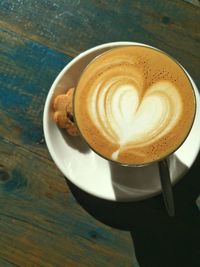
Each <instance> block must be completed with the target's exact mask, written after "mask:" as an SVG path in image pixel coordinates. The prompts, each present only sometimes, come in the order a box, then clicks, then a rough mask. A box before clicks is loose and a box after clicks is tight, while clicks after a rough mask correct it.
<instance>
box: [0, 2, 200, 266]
mask: <svg viewBox="0 0 200 267" xmlns="http://www.w3.org/2000/svg"><path fill="white" fill-rule="evenodd" d="M188 1H190V0H188ZM190 2H191V1H190ZM192 2H193V3H194V2H195V0H194V1H192ZM0 17H1V21H0V27H1V31H0V40H1V41H0V49H1V51H2V53H1V64H0V266H2V267H4V266H5V267H7V266H8V267H10V266H58V267H59V266H62V267H63V266H67V267H68V266H70V267H73V266H78V267H79V266H80V267H81V266H87V267H90V266H91V267H102V266H103V267H104V266H108V267H112V266H116V267H124V266H125V267H126V266H127V267H129V266H132V267H136V266H137V262H136V258H135V254H134V251H133V244H132V238H133V239H134V241H135V242H136V249H137V251H136V252H137V255H138V257H139V260H140V262H141V264H142V265H141V267H145V266H147V267H149V266H150V267H151V266H153V267H157V266H159V267H165V266H167V267H168V266H171V267H172V266H176V267H177V266H181V267H185V266H187V267H188V266H192V267H194V266H195V267H196V266H199V261H198V260H199V258H200V251H199V240H200V231H199V224H200V217H198V216H199V213H198V207H199V206H200V205H199V198H198V199H197V197H198V194H199V188H200V184H199V179H198V177H199V166H200V165H199V163H200V161H199V158H198V159H197V162H196V164H195V166H194V167H193V168H192V169H191V170H190V172H189V173H188V175H187V176H186V177H185V179H183V180H182V181H181V182H180V183H178V184H177V185H176V187H175V189H174V190H175V201H176V207H177V217H175V218H174V219H173V221H170V219H169V218H168V217H166V214H165V213H164V212H163V210H164V209H163V206H162V205H161V203H162V202H161V199H160V198H159V197H158V198H154V199H152V200H149V201H148V202H142V203H140V204H134V203H129V204H122V203H110V202H106V201H102V200H100V199H95V198H91V196H90V197H89V196H88V195H85V194H84V193H83V192H81V191H79V190H78V189H72V185H71V186H70V189H71V190H72V191H73V194H74V195H75V197H76V198H77V199H78V201H79V203H80V204H81V205H82V206H83V207H84V208H85V209H86V210H87V211H88V212H89V213H90V214H92V215H93V216H94V217H95V218H97V219H98V220H96V219H95V218H93V217H92V216H90V215H89V214H88V213H87V212H85V210H84V209H82V208H81V207H80V206H79V205H77V203H76V201H75V199H74V197H73V196H72V194H71V193H70V190H69V188H68V186H67V185H66V182H65V180H64V178H63V176H62V175H61V173H60V172H59V171H58V170H57V169H56V167H55V165H54V163H53V162H52V161H51V159H50V158H49V156H48V153H47V151H46V148H45V146H44V142H43V132H42V112H43V106H44V101H45V98H46V95H47V92H48V90H49V88H50V86H51V84H52V82H53V80H54V79H55V77H56V76H57V74H58V73H59V72H60V70H61V69H62V68H63V67H64V66H65V65H66V64H67V63H68V62H69V61H70V60H71V58H72V57H74V56H75V55H77V54H78V53H79V52H81V51H83V50H85V49H88V48H89V47H92V46H94V45H97V44H100V43H104V42H108V41H118V40H129V41H139V42H145V43H148V44H151V45H154V46H156V47H158V48H160V49H162V50H165V51H166V52H168V53H169V54H171V55H172V56H174V57H175V58H177V59H178V60H179V61H180V62H181V63H182V64H183V65H184V66H185V67H186V68H187V69H188V70H189V72H190V73H191V74H192V76H193V77H194V78H195V81H196V83H197V85H200V80H199V69H200V58H199V56H200V54H199V51H200V39H199V37H200V35H199V24H200V9H199V8H198V7H195V6H194V5H190V4H188V3H184V2H183V1H178V0H174V1H159V0H150V1H149V0H142V1H129V0H128V1H114V0H110V1H92V0H84V1H79V0H75V1H69V0H67V1H59V0H44V1H39V0H2V1H1V2H0ZM196 204H197V205H198V207H197V206H196ZM101 222H103V224H102V223H101ZM105 224H107V225H110V226H112V227H115V228H119V229H124V230H126V231H128V232H125V231H121V230H116V229H114V228H111V227H110V226H106V225H105ZM180 263H181V265H180ZM156 265H157V266H156Z"/></svg>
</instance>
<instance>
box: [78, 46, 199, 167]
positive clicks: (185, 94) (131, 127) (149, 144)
mask: <svg viewBox="0 0 200 267" xmlns="http://www.w3.org/2000/svg"><path fill="white" fill-rule="evenodd" d="M74 103H75V106H74V112H75V118H76V122H77V125H78V128H79V130H80V132H81V134H82V135H83V137H84V138H85V140H86V141H87V143H88V144H89V145H90V146H91V148H93V149H94V150H95V151H96V152H97V153H99V154H100V155H101V156H103V157H105V158H107V159H110V160H113V161H117V162H119V163H122V164H133V165H134V164H136V165H138V164H146V163H149V162H153V161H155V160H159V159H161V158H163V157H165V156H166V155H168V154H170V153H171V152H173V151H174V150H176V148H177V147H179V146H180V145H181V143H182V142H183V141H184V139H185V138H186V136H187V134H188V133H189V130H190V128H191V125H192V123H193V119H194V113H195V97H194V92H193V89H192V86H191V84H190V81H189V80H188V77H187V76H186V74H185V73H184V71H183V70H182V68H181V67H180V66H179V65H178V64H177V63H176V62H175V61H174V60H173V59H171V58H170V57H169V56H167V55H166V54H164V53H162V52H159V51H157V50H155V49H152V48H147V47H143V46H129V47H122V48H115V49H112V50H109V51H108V52H105V53H103V54H102V55H100V56H98V57H97V58H95V59H94V60H93V61H92V62H91V63H90V64H89V65H88V66H87V67H86V69H85V70H84V72H83V74H82V75H81V78H80V80H79V82H78V85H77V88H76V91H75V100H74Z"/></svg>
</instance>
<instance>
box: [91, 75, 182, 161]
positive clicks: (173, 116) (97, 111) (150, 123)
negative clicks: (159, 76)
mask: <svg viewBox="0 0 200 267" xmlns="http://www.w3.org/2000/svg"><path fill="white" fill-rule="evenodd" d="M121 79H122V81H120V79H119V80H118V79H117V78H115V79H114V80H113V81H112V82H110V81H109V82H108V83H105V81H101V83H99V84H98V85H97V86H96V88H95V90H92V91H91V95H90V97H89V98H88V107H87V108H88V113H89V115H90V117H91V119H92V121H93V123H94V124H95V125H96V127H97V128H98V129H99V131H100V132H101V133H102V134H103V135H104V136H105V137H106V138H107V139H108V140H109V141H110V142H113V141H114V142H115V143H116V144H119V145H120V149H119V151H120V150H121V149H123V147H125V146H127V145H128V146H129V148H130V147H132V148H134V147H138V146H146V145H147V144H150V143H152V142H156V141H157V140H158V139H160V138H161V137H162V136H164V135H165V134H167V133H168V132H169V131H170V130H172V128H173V127H174V125H175V124H176V123H177V122H178V120H179V119H180V116H181V112H182V102H181V97H180V95H179V93H178V91H177V88H176V87H175V86H174V84H173V83H172V82H170V81H165V80H161V81H158V82H156V83H155V84H153V85H152V86H150V87H149V88H148V90H147V91H146V93H145V94H144V95H143V97H140V94H139V92H140V89H139V88H137V87H136V86H134V84H127V83H123V78H121ZM118 154H119V153H113V156H112V158H113V159H114V160H116V159H117V157H118Z"/></svg>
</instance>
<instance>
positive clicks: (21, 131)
mask: <svg viewBox="0 0 200 267" xmlns="http://www.w3.org/2000/svg"><path fill="white" fill-rule="evenodd" d="M0 39H1V44H0V49H1V51H3V53H2V57H1V64H0V76H1V79H0V88H1V90H0V137H1V138H4V139H6V140H8V141H9V142H13V143H15V144H20V145H22V146H24V147H25V146H26V148H27V149H29V150H32V151H34V152H36V153H39V154H40V155H46V157H47V153H46V148H45V147H44V144H43V143H44V140H43V129H42V116H43V109H44V103H45V99H46V96H47V93H48V91H49V89H50V87H51V84H52V83H53V80H54V79H55V77H56V76H57V74H58V73H59V72H60V70H61V69H62V68H63V67H64V66H65V65H66V64H67V63H68V62H69V61H70V60H71V58H69V57H68V56H66V55H64V54H62V53H59V52H56V51H55V50H53V49H50V48H48V47H45V46H42V45H40V44H37V43H34V42H32V41H29V40H26V39H24V38H21V37H20V36H18V35H17V34H15V33H13V32H10V31H7V30H0ZM66 87H67V85H66Z"/></svg>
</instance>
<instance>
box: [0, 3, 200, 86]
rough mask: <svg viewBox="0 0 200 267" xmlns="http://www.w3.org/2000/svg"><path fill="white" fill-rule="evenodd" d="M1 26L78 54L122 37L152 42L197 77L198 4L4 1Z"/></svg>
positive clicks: (199, 45)
mask: <svg viewBox="0 0 200 267" xmlns="http://www.w3.org/2000/svg"><path fill="white" fill-rule="evenodd" d="M0 16H1V24H0V25H1V26H2V27H4V28H7V29H10V30H11V31H15V32H18V33H19V34H21V35H23V36H26V37H27V38H29V39H32V40H34V41H37V42H39V43H43V44H45V45H47V46H49V47H52V48H55V49H57V50H60V51H62V52H64V53H66V54H68V55H70V56H75V55H77V54H78V53H80V52H81V51H83V50H86V49H88V48H89V47H92V46H95V45H98V44H101V43H105V42H110V41H119V40H128V41H137V42H143V43H147V44H150V45H154V46H156V47H158V48H160V49H162V50H164V51H166V52H168V53H170V54H171V55H172V56H174V57H175V58H177V59H178V60H179V61H180V62H181V63H182V64H183V65H184V66H185V67H186V68H187V69H188V70H189V72H190V73H191V75H192V76H193V77H194V78H195V79H196V81H197V83H199V81H198V77H199V74H198V69H199V68H200V60H199V59H200V58H199V57H200V53H199V52H200V29H199V25H200V9H199V8H198V7H196V6H194V5H190V4H188V3H186V2H184V1H179V0H174V1H167V0H164V1H160V0H142V1H129V0H128V1H120V0H119V1H117V2H116V1H115V0H110V1H94V0H93V1H92V0H84V1H79V0H76V1H70V0H68V1H64V2H63V1H62V2H61V1H54V0H45V1H39V0H23V1H22V0H19V1H16V0H14V1H13V0H2V1H1V4H0Z"/></svg>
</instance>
